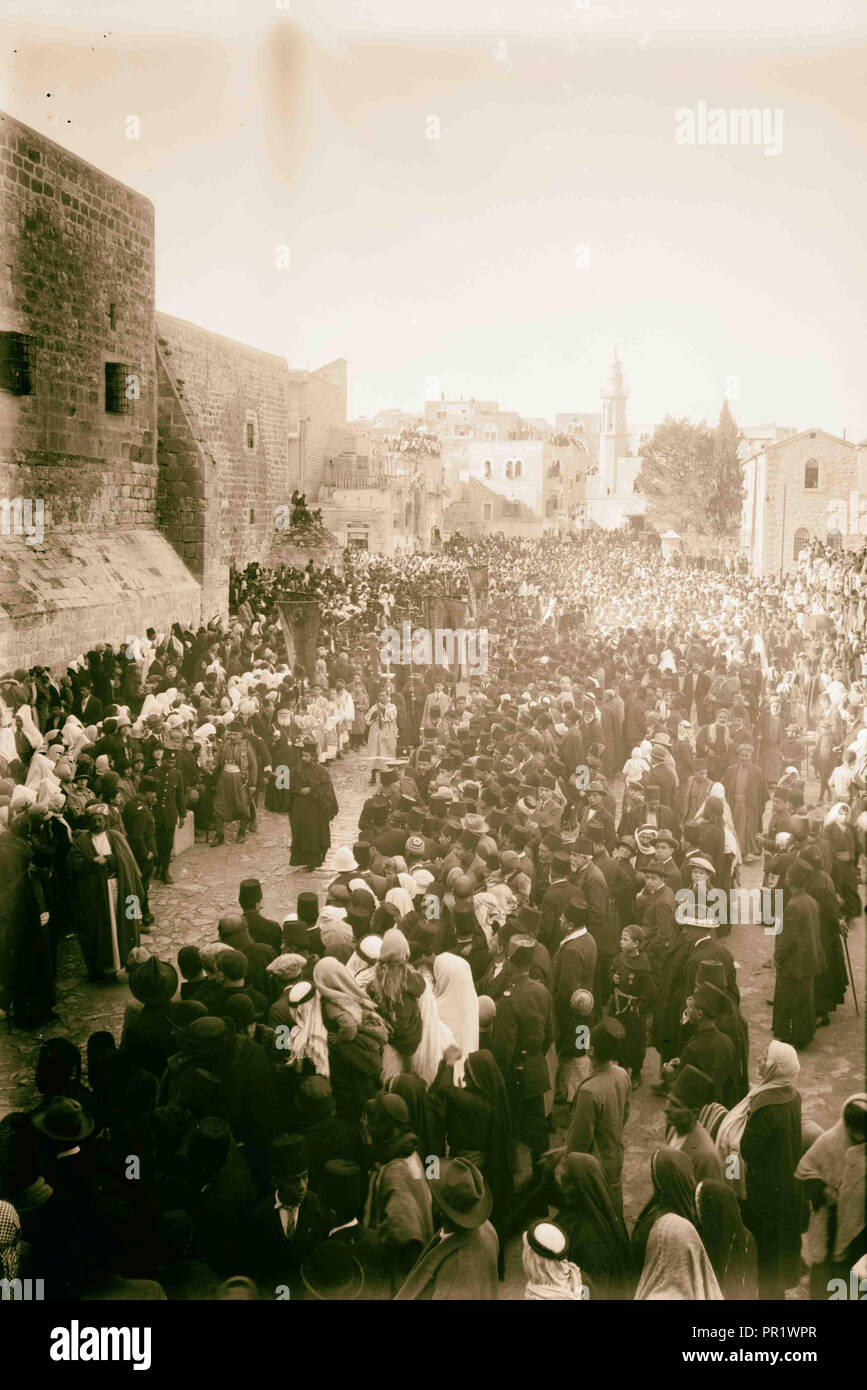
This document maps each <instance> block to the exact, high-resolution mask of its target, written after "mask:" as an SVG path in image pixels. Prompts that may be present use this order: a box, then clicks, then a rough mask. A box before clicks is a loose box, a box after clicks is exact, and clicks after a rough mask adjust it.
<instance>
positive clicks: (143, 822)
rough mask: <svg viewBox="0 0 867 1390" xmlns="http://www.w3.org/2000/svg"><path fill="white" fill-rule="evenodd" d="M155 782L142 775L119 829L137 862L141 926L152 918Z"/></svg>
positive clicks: (155, 850) (155, 844) (155, 843)
mask: <svg viewBox="0 0 867 1390" xmlns="http://www.w3.org/2000/svg"><path fill="white" fill-rule="evenodd" d="M157 787H158V784H157V782H156V781H154V779H153V778H150V777H144V778H142V783H141V788H140V790H139V792H138V793H137V794H136V795H135V796H133V797H132V798H131V799H130V800H129V801H128V802H127V803H126V805H125V806H124V808H123V828H124V831H125V832H126V838H127V841H128V843H129V847H130V849H131V850H132V852H133V855H134V856H135V862H136V863H137V864H138V871H139V873H140V874H141V883H142V904H141V910H142V918H141V925H142V927H143V928H144V927H149V926H150V925H151V923H152V922H153V920H154V915H153V913H152V912H151V910H150V903H149V902H148V885H149V883H150V881H151V875H152V874H153V871H154V865H155V863H156V858H157V841H156V834H155V831H154V818H153V810H152V808H153V806H154V804H155V802H156V799H157Z"/></svg>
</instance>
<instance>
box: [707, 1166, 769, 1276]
mask: <svg viewBox="0 0 867 1390" xmlns="http://www.w3.org/2000/svg"><path fill="white" fill-rule="evenodd" d="M695 1205H696V1210H697V1212H698V1230H699V1235H700V1236H701V1239H702V1244H703V1245H704V1248H705V1250H706V1251H707V1254H708V1258H709V1260H710V1262H711V1265H712V1266H713V1270H714V1273H715V1274H716V1277H717V1279H718V1281H719V1284H720V1287H721V1288H722V1289H723V1290H724V1292H725V1296H726V1297H727V1298H737V1297H740V1298H744V1297H748V1296H749V1295H750V1289H749V1281H750V1270H749V1265H750V1252H749V1243H748V1239H747V1232H746V1228H745V1227H744V1223H743V1221H742V1220H741V1213H740V1207H739V1205H738V1199H737V1197H736V1196H735V1194H734V1192H733V1191H732V1188H731V1184H730V1183H727V1182H719V1181H718V1180H716V1179H713V1178H708V1179H706V1180H705V1181H704V1182H700V1183H699V1185H698V1187H697V1188H696V1191H695ZM752 1297H755V1289H753V1290H752Z"/></svg>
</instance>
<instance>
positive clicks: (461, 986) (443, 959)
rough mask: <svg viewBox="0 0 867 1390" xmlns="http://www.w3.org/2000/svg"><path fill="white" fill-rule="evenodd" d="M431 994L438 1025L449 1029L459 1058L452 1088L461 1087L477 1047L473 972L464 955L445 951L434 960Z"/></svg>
mask: <svg viewBox="0 0 867 1390" xmlns="http://www.w3.org/2000/svg"><path fill="white" fill-rule="evenodd" d="M433 975H434V995H435V998H436V1005H437V1012H438V1014H439V1017H440V1022H441V1023H444V1024H445V1025H446V1027H448V1028H449V1029H451V1033H452V1036H453V1038H454V1040H455V1045H456V1046H457V1047H459V1048H460V1050H461V1055H460V1058H459V1059H458V1060H457V1061H456V1062H455V1085H460V1084H461V1078H462V1077H463V1074H464V1063H465V1061H466V1059H467V1057H468V1056H469V1055H470V1053H471V1052H477V1051H478V1047H479V996H478V995H477V994H476V987H475V985H474V984H473V972H472V971H471V969H470V967H469V964H468V962H467V961H465V960H464V958H463V956H455V955H452V953H451V952H450V951H444V952H443V953H442V954H441V955H438V956H435V957H434V963H433Z"/></svg>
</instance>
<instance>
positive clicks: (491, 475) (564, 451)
mask: <svg viewBox="0 0 867 1390" xmlns="http://www.w3.org/2000/svg"><path fill="white" fill-rule="evenodd" d="M443 462H444V473H445V485H446V491H447V493H448V495H449V498H450V499H451V501H452V502H456V503H459V504H460V503H462V502H464V501H465V500H466V497H465V491H464V489H465V488H466V485H467V484H469V483H470V482H473V481H475V482H479V483H482V484H483V485H484V487H485V488H486V489H487V490H488V492H490V493H491V494H493V496H499V497H501V498H502V499H503V501H504V502H506V503H511V504H513V505H514V506H518V507H521V508H523V509H524V510H525V512H526V517H525V520H529V519H532V520H533V521H535V522H538V523H539V524H540V529H542V530H544V529H554V530H558V531H559V530H563V529H565V528H567V527H568V526H570V525H574V524H575V522H576V520H577V518H578V515H579V510H578V509H579V508H580V507H582V506H583V503H584V496H585V476H586V471H587V466H588V458H587V455H586V454H585V453H584V452H583V451H582V450H581V449H579V448H578V447H577V446H576V445H574V444H572V443H566V442H563V443H559V444H554V443H551V442H550V441H548V440H541V439H522V440H511V441H508V442H505V443H499V442H491V441H489V440H486V441H481V440H478V439H464V440H455V441H452V442H451V443H449V444H446V445H444V446H443ZM495 510H496V511H497V513H498V515H500V516H502V509H500V508H496V509H495V508H494V506H493V505H492V507H491V519H492V520H493V519H494V512H495ZM453 515H454V514H453ZM517 515H518V513H515V516H516V517H517Z"/></svg>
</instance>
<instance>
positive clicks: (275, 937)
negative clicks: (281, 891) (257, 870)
mask: <svg viewBox="0 0 867 1390" xmlns="http://www.w3.org/2000/svg"><path fill="white" fill-rule="evenodd" d="M238 903H239V904H240V908H241V912H242V914H243V917H244V921H245V922H246V923H247V930H248V932H249V933H250V935H251V936H252V938H253V940H254V941H264V943H265V945H266V946H270V947H271V949H272V950H273V951H274V953H275V955H279V954H280V950H281V940H282V937H281V932H280V924H279V922H272V921H271V918H270V917H263V916H262V914H261V912H260V911H259V908H260V906H261V903H262V885H261V883H260V882H259V880H258V878H245V879H244V880H243V881H242V883H241V886H240V888H239V889H238Z"/></svg>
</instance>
